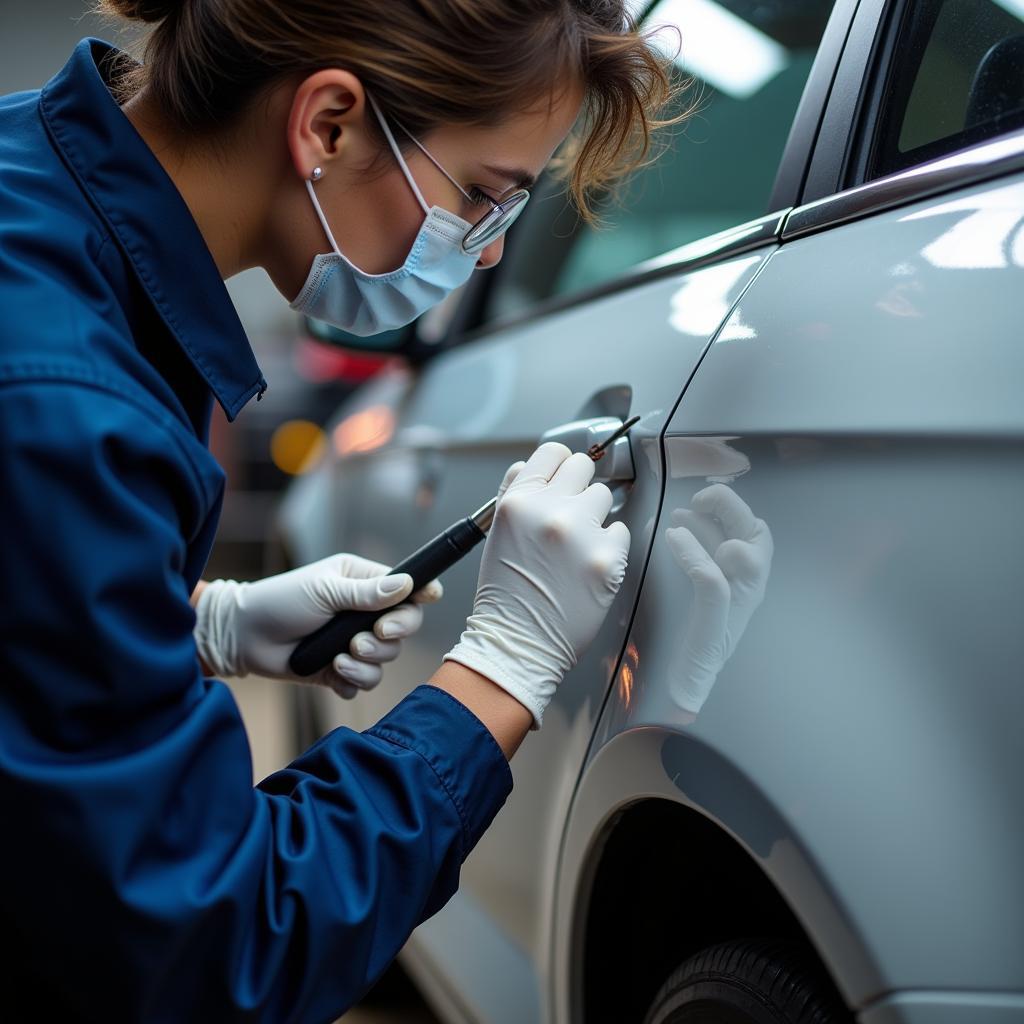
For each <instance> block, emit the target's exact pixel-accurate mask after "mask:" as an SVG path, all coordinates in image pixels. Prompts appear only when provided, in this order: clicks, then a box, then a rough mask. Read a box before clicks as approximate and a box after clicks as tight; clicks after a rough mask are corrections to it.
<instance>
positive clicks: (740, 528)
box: [690, 484, 757, 540]
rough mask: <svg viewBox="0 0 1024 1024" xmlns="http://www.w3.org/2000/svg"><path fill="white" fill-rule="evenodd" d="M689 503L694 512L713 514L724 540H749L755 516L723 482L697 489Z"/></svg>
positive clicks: (755, 520) (755, 521)
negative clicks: (723, 534)
mask: <svg viewBox="0 0 1024 1024" xmlns="http://www.w3.org/2000/svg"><path fill="white" fill-rule="evenodd" d="M690 505H691V506H692V508H693V509H694V511H696V512H701V513H703V514H704V515H710V516H714V517H715V518H716V519H717V520H718V521H719V522H720V523H721V524H722V531H723V532H724V533H725V539H726V540H750V538H751V537H752V536H753V534H754V526H755V524H756V523H757V517H756V516H755V515H754V513H753V512H751V510H750V506H749V505H748V504H747V503H746V502H745V501H744V500H743V499H742V498H741V497H740V496H739V495H738V494H737V493H736V492H735V491H734V490H733V489H732V488H731V487H726V485H725V484H712V485H711V486H710V487H705V488H704V490H702V491H698V492H697V493H696V494H695V495H694V496H693V501H691V502H690Z"/></svg>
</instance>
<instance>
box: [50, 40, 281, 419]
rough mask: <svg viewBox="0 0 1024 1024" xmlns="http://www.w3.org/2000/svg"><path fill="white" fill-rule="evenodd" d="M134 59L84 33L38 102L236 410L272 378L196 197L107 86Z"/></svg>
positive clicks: (177, 327) (221, 395)
mask: <svg viewBox="0 0 1024 1024" xmlns="http://www.w3.org/2000/svg"><path fill="white" fill-rule="evenodd" d="M125 59H126V58H125V57H124V56H123V55H122V54H120V52H119V51H118V50H116V49H115V48H114V47H112V46H110V45H109V44H107V43H104V42H101V41H100V40H98V39H83V40H82V41H81V42H80V43H79V44H78V46H76V47H75V50H74V52H73V53H72V55H71V59H70V60H69V61H68V62H67V64H66V65H65V66H64V68H63V69H62V70H61V71H60V72H58V74H57V75H55V76H54V77H53V78H52V79H51V80H50V81H49V82H48V83H47V84H46V85H45V86H44V87H43V90H42V93H41V95H40V100H39V106H40V111H41V113H42V117H43V120H44V122H45V124H46V126H47V128H48V130H49V132H50V135H51V138H52V139H53V142H54V144H55V146H56V147H57V148H58V150H59V151H60V153H61V154H62V156H63V158H64V160H65V161H66V163H67V165H68V167H69V168H70V169H71V171H72V173H73V174H74V175H75V177H76V178H77V179H78V182H79V185H80V186H81V187H82V189H83V190H84V191H85V192H86V194H87V195H88V196H89V198H90V199H91V201H92V203H93V205H94V206H95V207H96V209H97V210H98V211H99V212H100V214H101V216H102V217H103V219H104V220H105V221H106V223H107V226H108V227H109V229H110V231H111V232H112V233H113V235H114V237H115V238H116V239H117V240H118V242H119V243H120V246H121V248H122V249H123V250H124V253H125V255H126V256H127V258H128V259H129V260H130V261H131V263H132V265H133V266H134V268H135V273H136V274H137V275H138V279H139V282H140V283H141V285H142V287H143V288H144V289H145V290H146V292H147V294H148V295H149V298H150V300H151V301H152V303H153V305H154V306H155V307H156V309H157V311H158V312H159V314H160V316H161V317H162V318H163V320H164V322H165V323H166V325H167V328H168V330H170V332H171V334H172V335H173V336H174V337H175V338H176V339H177V341H178V343H179V344H180V345H181V347H182V348H183V349H184V350H185V352H186V353H187V354H188V357H189V359H191V361H192V363H193V365H194V366H195V367H196V369H197V370H198V371H199V373H200V374H202V376H203V377H204V378H205V380H206V382H207V383H208V384H209V386H210V390H211V391H212V392H213V394H214V395H215V397H216V398H217V401H218V402H219V403H220V404H221V406H222V407H223V409H224V412H225V414H226V415H227V417H228V419H229V420H231V419H234V418H235V416H237V415H238V412H239V410H241V408H242V406H244V405H245V403H246V402H248V401H249V399H250V398H252V396H253V395H255V394H257V393H259V394H260V396H261V397H262V394H263V391H265V390H266V386H267V385H266V381H265V380H264V378H263V375H262V373H261V372H260V368H259V366H258V364H257V363H256V357H255V356H254V355H253V351H252V348H251V346H250V345H249V340H248V338H246V336H245V331H244V330H243V328H242V324H241V322H240V321H239V319H238V314H237V313H236V312H235V308H234V306H233V305H232V302H231V299H230V297H229V295H228V292H227V289H226V288H225V287H224V282H223V281H222V280H221V277H220V273H219V271H218V270H217V265H216V264H215V263H214V260H213V257H212V255H211V254H210V251H209V249H208V248H207V247H206V242H205V241H204V240H203V236H202V234H201V233H200V231H199V228H198V227H197V226H196V222H195V220H194V219H193V217H192V214H191V212H190V211H189V209H188V206H187V205H186V204H185V201H184V199H182V197H181V194H180V193H179V192H178V190H177V189H176V188H175V186H174V183H173V182H172V181H171V179H170V178H169V177H168V176H167V174H166V172H165V171H164V169H163V168H162V167H161V166H160V163H159V161H158V160H157V159H156V157H155V156H154V155H153V153H152V151H151V150H150V148H149V147H148V146H147V145H146V143H145V142H144V141H143V140H142V138H141V137H140V136H139V134H138V133H137V132H136V131H135V128H134V127H133V126H132V124H131V122H130V121H129V120H128V118H127V117H125V115H124V113H123V112H122V110H121V109H120V107H119V106H118V105H117V102H116V101H115V100H114V98H113V96H112V95H111V92H110V89H109V83H110V82H111V80H112V78H113V76H114V75H116V73H117V71H116V68H117V65H118V64H119V63H120V61H122V60H125Z"/></svg>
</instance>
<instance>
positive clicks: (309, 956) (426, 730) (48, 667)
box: [0, 383, 511, 1024]
mask: <svg viewBox="0 0 1024 1024" xmlns="http://www.w3.org/2000/svg"><path fill="white" fill-rule="evenodd" d="M0 439H2V440H0V444H2V445H3V448H4V453H3V454H4V474H5V482H4V485H3V510H4V519H5V530H4V537H3V545H2V552H3V553H2V556H0V584H2V588H3V589H2V593H0V602H2V604H0V607H2V611H0V616H2V618H0V623H2V652H3V653H2V658H3V676H2V682H0V804H2V807H3V817H4V822H5V828H4V831H5V833H6V835H5V839H4V841H3V842H2V843H0V864H2V872H0V878H3V880H4V884H3V885H0V907H2V915H0V916H2V918H3V920H4V921H5V922H6V923H5V928H6V929H7V930H8V935H7V938H8V939H11V938H12V937H13V939H14V946H13V950H14V952H13V955H8V956H7V957H6V958H5V974H7V976H8V977H9V978H11V977H16V978H18V979H20V980H19V982H18V987H17V989H16V997H15V1000H14V1002H15V1004H16V1005H17V1004H21V1003H23V1001H24V999H25V998H26V995H27V994H31V996H32V999H33V1009H32V1012H31V1013H26V1016H27V1017H28V1019H39V1016H40V1014H42V1015H43V1016H46V1014H45V1013H42V1011H43V1010H44V1009H45V1010H54V1011H64V1014H63V1015H65V1016H66V1017H67V1018H68V1019H76V1020H94V1019H95V1020H102V1021H104V1022H113V1021H129V1020H130V1021H142V1020H145V1021H147V1022H148V1021H175V1022H180V1021H186V1020H191V1021H206V1020H209V1021H219V1022H226V1021H241V1020H245V1021H273V1022H275V1024H279V1022H285V1021H328V1020H332V1019H333V1018H335V1017H337V1016H338V1015H339V1014H340V1013H341V1012H342V1011H343V1010H345V1009H346V1008H347V1007H348V1006H349V1005H351V1004H352V1003H353V1002H355V1001H356V1000H357V999H358V998H359V996H360V995H361V994H362V993H363V991H364V990H365V989H366V988H367V987H368V986H369V985H370V984H371V983H372V982H373V980H375V978H376V977H377V976H378V975H379V974H380V973H381V972H382V971H383V970H384V968H385V967H386V966H387V964H388V963H389V962H390V960H391V959H392V958H393V957H394V955H395V954H396V953H397V952H398V950H399V949H400V947H401V946H402V944H403V943H404V941H405V940H406V938H407V937H408V936H409V934H410V932H411V931H412V930H413V928H414V927H415V926H416V925H417V924H418V923H419V922H420V921H422V920H423V919H424V918H426V917H428V916H429V915H430V914H432V913H434V912H435V911H436V910H438V909H439V908H440V907H441V906H443V904H444V903H445V902H446V901H447V900H448V899H449V898H450V896H451V895H452V893H453V892H454V891H455V889H456V887H457V884H458V875H459V869H460V866H461V863H462V861H463V859H464V858H465V856H466V855H467V853H468V852H469V850H470V849H471V848H472V847H473V845H474V844H475V842H476V841H477V839H478V838H479V836H480V834H481V832H482V831H483V830H484V829H485V828H486V827H487V825H488V824H489V823H490V821H491V819H492V818H493V816H494V814H495V813H496V812H497V810H498V808H499V807H500V806H501V804H502V803H503V802H504V800H505V798H506V796H507V794H508V792H509V790H510V789H511V775H510V772H509V768H508V765H507V763H506V761H505V758H504V757H503V756H502V754H501V751H500V750H499V748H498V746H497V744H496V743H495V742H494V740H493V738H492V737H491V735H490V733H489V732H487V730H486V729H485V728H484V727H483V726H482V725H481V723H480V722H479V721H478V720H477V719H476V717H475V716H474V715H472V714H471V712H469V711H468V710H467V709H466V708H465V707H464V706H463V705H462V704H460V703H459V702H457V701H455V700H454V699H453V698H451V697H450V696H449V695H448V694H446V693H444V692H443V691H441V690H438V689H436V688H434V687H430V686H423V687H420V688H418V689H417V690H415V691H414V692H413V693H412V694H411V695H410V696H409V697H407V698H406V699H405V700H404V701H402V702H401V703H400V704H399V705H398V706H397V707H396V708H395V709H394V710H393V711H392V712H391V713H390V714H388V715H387V716H386V717H385V718H384V719H383V720H382V721H381V722H379V723H378V724H377V725H376V726H375V727H374V728H372V729H370V730H368V731H367V732H365V733H356V732H353V731H351V730H348V729H337V730H335V731H334V732H332V733H330V734H329V735H327V736H326V737H324V738H323V739H321V740H320V741H319V742H318V743H317V744H315V745H314V746H313V747H312V748H311V749H310V750H308V751H307V752H306V753H305V754H303V755H302V756H301V757H299V758H298V759H297V760H296V761H294V762H293V763H292V764H291V765H290V766H289V767H288V768H286V769H285V770H283V771H280V772H277V773H275V774H274V775H272V776H270V777H269V778H268V779H266V780H264V781H263V782H262V783H261V784H260V785H259V786H258V787H256V788H255V789H254V788H253V786H252V781H251V760H250V754H249V748H248V743H247V739H246V735H245V732H244V730H243V726H242V723H241V720H240V718H239V715H238V711H237V708H236V706H235V703H234V701H233V699H232V697H231V695H230V693H229V691H228V689H227V688H226V687H225V686H224V685H223V684H222V683H220V682H218V681H216V680H209V679H204V678H203V676H202V673H201V670H200V666H199V663H198V659H197V656H196V650H195V645H194V642H193V639H192V628H193V625H194V616H193V612H192V609H191V607H190V605H189V594H188V584H187V583H186V581H185V578H184V576H183V573H182V567H183V564H184V560H185V540H184V539H183V538H185V537H188V536H190V535H191V532H192V531H194V530H195V529H196V528H197V522H198V518H199V517H201V516H202V515H203V514H204V513H203V509H202V508H201V506H202V504H203V500H202V493H201V492H202V488H201V485H200V482H199V480H198V479H197V477H196V472H195V467H194V465H192V464H191V463H190V460H189V457H188V456H187V454H186V452H185V449H184V448H183V447H182V445H181V441H180V439H178V438H176V437H174V436H173V432H172V431H171V430H170V429H169V428H168V426H167V425H166V424H163V423H161V422H160V421H159V420H158V419H155V418H153V416H152V415H151V414H150V413H149V412H147V410H145V409H144V408H141V407H138V406H136V405H134V404H133V403H132V402H131V401H128V400H126V399H125V398H123V397H119V396H117V395H114V394H111V393H109V392H104V391H102V390H100V389H92V388H89V387H86V386H84V385H77V384H76V385H44V384H38V383H36V384H31V385H30V384H24V383H23V384H5V385H2V386H0ZM11 1011H12V1007H11V1006H10V1005H8V1004H7V1002H6V1000H5V1011H4V1013H5V1017H6V1019H21V1018H20V1017H18V1016H17V1015H15V1016H14V1017H13V1018H12V1017H10V1016H6V1015H7V1014H8V1012H11ZM53 1015H54V1016H57V1015H58V1014H57V1012H55V1013H54V1014H53Z"/></svg>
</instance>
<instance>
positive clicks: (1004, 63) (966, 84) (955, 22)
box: [867, 0, 1024, 178]
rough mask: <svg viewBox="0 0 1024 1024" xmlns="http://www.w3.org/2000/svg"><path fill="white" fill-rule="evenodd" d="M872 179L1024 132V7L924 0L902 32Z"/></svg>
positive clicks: (910, 11)
mask: <svg viewBox="0 0 1024 1024" xmlns="http://www.w3.org/2000/svg"><path fill="white" fill-rule="evenodd" d="M893 53H895V54H896V58H895V60H894V61H893V63H892V66H891V68H890V69H889V74H888V80H887V81H886V83H885V87H884V90H883V93H882V101H881V104H880V110H881V112H882V114H881V118H880V121H879V125H878V129H877V132H876V135H875V142H874V146H873V149H872V154H871V157H870V159H869V172H868V175H867V176H868V177H869V178H877V177H879V176H880V175H883V174H889V173H891V172H893V171H899V170H902V169H903V168H906V167H910V166H912V165H913V164H917V163H920V162H922V161H924V160H931V159H934V158H935V157H939V156H943V155H945V154H946V153H951V152H953V151H954V150H957V149H962V148H963V147H964V146H967V145H971V144H973V143H976V142H981V141H984V140H985V139H987V138H991V137H992V136H994V135H999V134H1002V133H1003V132H1006V131H1010V130H1012V129H1016V128H1020V127H1024V0H998V2H994V0H921V2H918V3H912V4H909V5H908V7H907V10H906V11H905V13H904V15H903V18H902V21H901V24H900V26H899V29H898V35H897V37H896V41H895V46H894V47H893Z"/></svg>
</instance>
